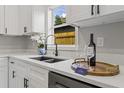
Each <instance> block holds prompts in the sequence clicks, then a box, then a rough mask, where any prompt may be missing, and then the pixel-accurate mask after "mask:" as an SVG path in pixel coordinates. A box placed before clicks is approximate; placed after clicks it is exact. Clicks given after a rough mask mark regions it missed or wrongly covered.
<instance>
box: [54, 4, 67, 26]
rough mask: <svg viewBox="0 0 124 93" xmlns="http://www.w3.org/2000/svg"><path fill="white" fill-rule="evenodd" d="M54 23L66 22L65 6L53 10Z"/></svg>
mask: <svg viewBox="0 0 124 93" xmlns="http://www.w3.org/2000/svg"><path fill="white" fill-rule="evenodd" d="M53 17H54V25H60V24H63V23H66V11H65V6H59V7H57V8H55V9H54V10H53Z"/></svg>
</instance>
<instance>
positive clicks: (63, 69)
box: [10, 55, 124, 88]
mask: <svg viewBox="0 0 124 93" xmlns="http://www.w3.org/2000/svg"><path fill="white" fill-rule="evenodd" d="M39 56H40V55H23V56H21V55H18V56H14V55H10V57H12V58H14V59H18V60H21V61H24V62H26V63H28V64H32V65H35V66H39V67H42V68H44V69H47V70H49V71H54V72H57V73H60V74H63V75H65V76H68V77H71V78H74V79H77V80H81V81H84V82H87V83H90V84H93V85H96V86H99V87H105V88H108V87H119V88H123V87H124V83H123V81H124V65H119V67H120V74H119V75H116V76H106V77H102V76H90V75H86V76H83V75H80V74H77V73H75V72H74V71H73V70H72V69H71V64H72V63H73V62H74V59H68V60H65V61H62V62H58V63H51V64H50V63H45V62H41V61H37V60H33V59H30V58H31V57H39ZM58 58H65V57H58ZM65 59H67V58H65Z"/></svg>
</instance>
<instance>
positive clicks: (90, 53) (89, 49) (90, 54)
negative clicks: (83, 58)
mask: <svg viewBox="0 0 124 93" xmlns="http://www.w3.org/2000/svg"><path fill="white" fill-rule="evenodd" d="M87 56H88V57H90V58H92V57H93V56H94V48H93V47H88V48H87Z"/></svg>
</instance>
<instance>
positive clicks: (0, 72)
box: [0, 66, 8, 88]
mask: <svg viewBox="0 0 124 93" xmlns="http://www.w3.org/2000/svg"><path fill="white" fill-rule="evenodd" d="M7 73H8V70H7V66H4V67H0V88H7V87H8V74H7Z"/></svg>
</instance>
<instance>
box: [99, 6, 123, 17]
mask: <svg viewBox="0 0 124 93" xmlns="http://www.w3.org/2000/svg"><path fill="white" fill-rule="evenodd" d="M99 8H100V9H99V11H100V15H108V14H112V13H117V12H121V11H124V5H99Z"/></svg>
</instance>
